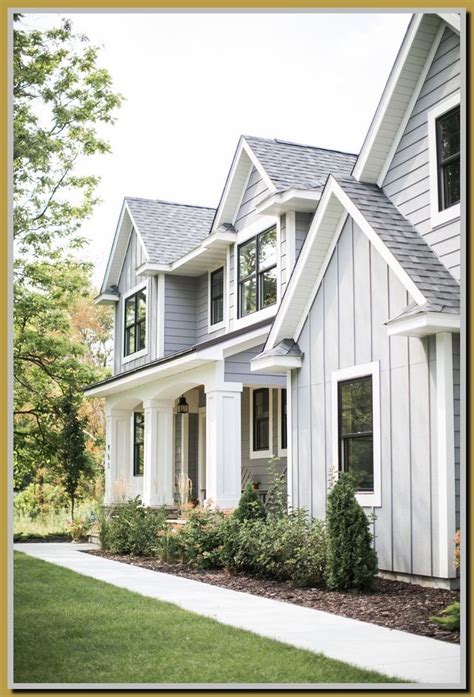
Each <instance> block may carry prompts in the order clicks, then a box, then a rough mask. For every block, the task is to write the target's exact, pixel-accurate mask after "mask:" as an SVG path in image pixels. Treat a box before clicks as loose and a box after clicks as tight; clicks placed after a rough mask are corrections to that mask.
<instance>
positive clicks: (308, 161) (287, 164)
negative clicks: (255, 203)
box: [242, 136, 357, 191]
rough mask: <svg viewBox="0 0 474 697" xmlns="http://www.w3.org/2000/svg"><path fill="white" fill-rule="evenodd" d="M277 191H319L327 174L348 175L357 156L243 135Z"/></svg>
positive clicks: (274, 139)
mask: <svg viewBox="0 0 474 697" xmlns="http://www.w3.org/2000/svg"><path fill="white" fill-rule="evenodd" d="M242 137H243V138H244V139H245V141H246V142H247V143H248V144H249V146H250V148H251V149H252V152H253V153H255V156H256V157H257V158H258V160H259V162H260V163H261V165H262V167H263V168H264V170H265V172H266V173H267V175H268V177H269V179H270V180H271V181H272V183H273V185H274V186H275V188H276V189H277V190H278V191H282V190H285V189H290V188H295V189H314V190H316V191H322V190H323V188H324V185H325V183H326V180H327V177H328V174H335V175H338V174H340V175H348V174H350V173H351V171H352V168H353V166H354V164H355V161H356V159H357V155H354V154H351V153H346V152H340V151H338V150H327V149H326V148H318V147H315V146H313V145H301V144H300V143H292V142H290V141H287V140H278V139H276V138H257V137H256V136H242Z"/></svg>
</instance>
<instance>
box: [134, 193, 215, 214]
mask: <svg viewBox="0 0 474 697" xmlns="http://www.w3.org/2000/svg"><path fill="white" fill-rule="evenodd" d="M124 200H125V201H130V200H132V201H148V202H150V203H164V204H165V205H166V206H182V207H183V208H201V209H203V210H208V211H215V210H216V209H215V208H212V206H199V205H197V204H196V205H195V204H193V203H177V202H176V201H165V200H164V199H161V198H145V197H144V196H124Z"/></svg>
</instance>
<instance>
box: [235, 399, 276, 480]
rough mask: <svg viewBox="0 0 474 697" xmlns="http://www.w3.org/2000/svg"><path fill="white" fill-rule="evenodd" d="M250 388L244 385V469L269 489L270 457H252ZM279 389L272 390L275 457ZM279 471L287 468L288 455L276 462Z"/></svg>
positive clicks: (242, 422)
mask: <svg viewBox="0 0 474 697" xmlns="http://www.w3.org/2000/svg"><path fill="white" fill-rule="evenodd" d="M250 394H251V393H250V389H249V388H248V387H244V389H243V391H242V398H241V424H242V426H241V428H242V440H241V448H242V471H243V470H249V472H250V479H251V480H253V481H258V482H260V484H261V488H262V489H265V490H268V487H269V485H270V476H269V472H268V468H269V464H268V460H269V458H268V457H262V458H256V459H254V458H250ZM278 425H279V424H278V390H277V389H273V390H272V452H273V455H274V456H275V457H277V456H278V437H279V433H278ZM275 464H276V467H277V469H278V470H279V472H284V471H285V470H286V465H287V460H286V457H280V458H279V460H278V462H276V463H275Z"/></svg>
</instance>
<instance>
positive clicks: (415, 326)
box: [386, 312, 461, 337]
mask: <svg viewBox="0 0 474 697" xmlns="http://www.w3.org/2000/svg"><path fill="white" fill-rule="evenodd" d="M386 326H387V334H388V336H417V337H423V336H429V335H430V334H439V333H440V332H446V331H451V332H454V333H458V332H459V331H460V330H461V317H460V315H456V314H454V313H448V312H424V313H423V314H421V315H417V316H415V317H400V318H399V319H394V320H390V321H388V322H386Z"/></svg>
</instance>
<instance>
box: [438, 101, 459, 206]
mask: <svg viewBox="0 0 474 697" xmlns="http://www.w3.org/2000/svg"><path fill="white" fill-rule="evenodd" d="M460 130H461V129H460V108H459V106H457V107H455V108H454V109H451V110H450V111H448V112H447V113H446V114H443V115H442V116H440V117H439V118H438V119H436V150H437V153H436V155H437V164H438V196H439V210H440V211H444V210H445V209H446V208H450V207H451V206H454V205H455V204H456V203H459V201H460V199H461V145H460V142H461V141H460V136H461V133H460Z"/></svg>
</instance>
